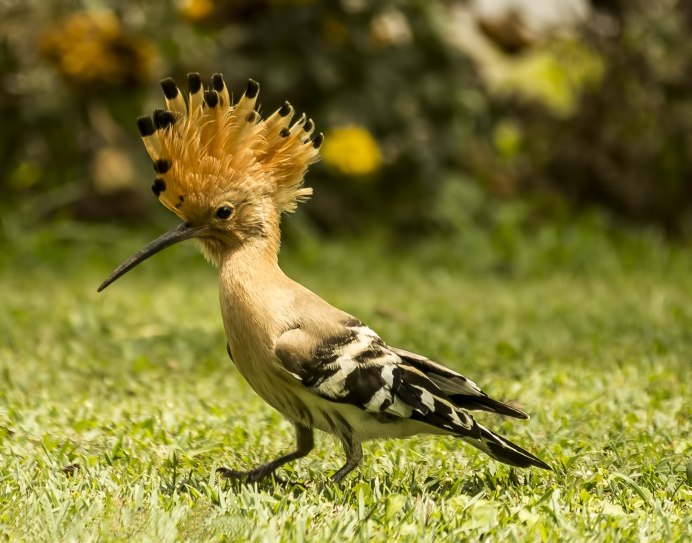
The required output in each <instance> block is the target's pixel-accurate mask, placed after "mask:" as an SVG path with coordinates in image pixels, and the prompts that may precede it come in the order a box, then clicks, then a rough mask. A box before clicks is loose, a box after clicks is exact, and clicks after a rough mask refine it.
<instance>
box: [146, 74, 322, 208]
mask: <svg viewBox="0 0 692 543" xmlns="http://www.w3.org/2000/svg"><path fill="white" fill-rule="evenodd" d="M187 77H188V84H189V88H190V93H189V95H188V97H187V100H186V99H185V97H183V94H182V93H181V92H180V90H179V89H178V87H177V86H176V84H175V82H174V81H173V80H172V79H170V78H168V79H164V80H163V81H161V87H162V88H163V93H164V95H165V98H166V108H167V109H166V110H162V109H157V110H155V111H154V114H153V117H140V118H139V119H138V120H137V125H138V127H139V131H140V133H141V135H142V140H143V141H144V145H145V147H146V149H147V152H148V153H149V156H150V157H151V159H152V160H153V161H154V169H155V170H156V173H157V175H158V177H157V178H156V180H155V181H154V185H153V187H152V189H153V191H154V194H156V196H157V197H158V198H159V201H160V202H161V203H162V204H163V205H165V206H166V207H167V208H168V209H170V210H171V211H173V212H174V213H176V214H177V215H178V216H180V217H181V218H183V219H185V216H184V208H185V201H186V199H189V198H192V199H199V198H204V197H207V196H213V195H219V194H223V193H225V192H228V191H231V190H233V191H242V192H248V193H255V192H259V193H262V194H268V195H270V196H271V198H272V200H273V202H274V204H275V205H276V208H277V210H278V211H280V212H281V211H286V212H291V211H294V210H295V208H296V205H297V204H298V202H300V201H301V200H302V199H305V198H307V197H309V196H310V194H311V193H312V189H310V188H304V187H303V186H302V185H303V177H304V176H305V172H306V170H307V168H308V165H310V164H311V163H313V162H315V161H317V160H318V158H319V148H320V145H321V144H322V141H323V140H324V137H323V136H322V134H318V135H317V136H315V137H314V138H313V137H312V133H313V130H314V124H313V122H312V120H310V119H307V118H306V117H305V115H302V116H301V117H300V119H298V120H297V121H296V122H294V123H293V124H291V119H292V118H293V115H294V110H293V107H292V106H291V105H290V104H289V103H288V102H286V103H284V105H283V106H281V107H280V108H279V109H278V110H277V111H275V112H274V113H273V114H272V115H270V116H269V117H268V118H267V119H262V117H261V116H260V114H259V113H258V112H257V111H256V110H255V106H256V103H257V95H258V93H259V84H258V83H257V82H256V81H253V80H250V81H249V83H248V86H247V90H246V91H245V93H244V94H243V96H242V97H241V98H240V100H239V101H238V102H237V103H236V104H232V103H231V98H230V95H229V92H228V89H227V87H226V84H225V82H224V80H223V76H222V75H221V74H215V75H214V76H213V77H212V85H211V88H207V89H204V88H203V87H202V82H201V79H200V76H199V74H197V73H191V74H188V76H187Z"/></svg>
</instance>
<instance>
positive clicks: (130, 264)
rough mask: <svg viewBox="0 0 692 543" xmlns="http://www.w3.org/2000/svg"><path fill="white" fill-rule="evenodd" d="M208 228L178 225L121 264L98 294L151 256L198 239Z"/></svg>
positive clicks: (184, 224) (98, 290) (204, 226)
mask: <svg viewBox="0 0 692 543" xmlns="http://www.w3.org/2000/svg"><path fill="white" fill-rule="evenodd" d="M207 228H208V227H207V226H206V225H202V226H191V225H189V224H187V223H183V224H180V225H178V226H177V227H176V228H174V229H173V230H170V231H168V232H166V233H165V234H163V235H162V236H159V237H158V238H156V239H155V240H154V241H152V242H151V243H148V244H147V245H145V246H144V247H142V248H141V249H140V250H139V251H137V252H136V253H135V254H133V255H132V256H131V257H130V258H128V259H127V260H126V261H125V262H123V263H122V264H120V266H118V267H117V268H116V269H115V271H114V272H113V273H111V274H110V277H108V279H106V280H105V281H104V282H103V283H101V286H100V287H99V288H98V289H97V292H101V291H102V290H103V289H105V288H106V287H107V286H108V285H110V284H111V283H113V282H115V281H116V280H117V279H119V278H120V277H122V276H123V275H125V274H126V273H127V272H129V271H130V270H131V269H132V268H134V267H135V266H137V265H138V264H141V263H142V262H144V261H145V260H146V259H147V258H149V257H150V256H154V255H155V254H156V253H158V252H160V251H163V250H164V249H165V248H166V247H170V246H171V245H175V244H176V243H180V242H181V241H185V240H186V239H190V238H195V237H198V236H199V235H200V234H201V233H202V232H204V231H205V230H206V229H207Z"/></svg>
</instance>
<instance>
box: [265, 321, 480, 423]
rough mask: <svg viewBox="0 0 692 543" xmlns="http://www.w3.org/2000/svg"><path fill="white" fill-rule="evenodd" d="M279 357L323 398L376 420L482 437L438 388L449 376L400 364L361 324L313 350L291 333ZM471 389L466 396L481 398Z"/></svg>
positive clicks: (280, 346) (456, 376) (416, 365)
mask: <svg viewBox="0 0 692 543" xmlns="http://www.w3.org/2000/svg"><path fill="white" fill-rule="evenodd" d="M301 342H302V343H303V345H299V343H301ZM306 344H310V348H307V349H306V348H305V345H306ZM275 353H276V355H277V358H278V359H279V361H280V363H281V364H282V365H283V367H284V369H285V370H286V371H288V372H289V373H290V374H291V375H292V376H293V377H294V378H295V379H296V380H297V381H299V382H300V383H301V384H302V385H303V386H304V387H305V388H307V389H308V390H309V391H310V392H312V393H313V394H315V395H317V396H319V397H321V398H324V399H327V400H329V401H332V402H337V403H345V404H350V405H354V406H357V407H359V408H361V409H363V410H365V411H368V412H371V413H374V414H381V415H384V416H394V417H401V418H410V419H414V420H419V421H421V422H425V423H427V424H431V425H433V426H436V427H438V428H442V429H445V430H448V431H450V432H454V433H458V434H461V435H468V436H473V437H477V435H479V434H480V430H479V429H478V426H477V425H476V423H475V422H474V420H473V418H472V417H471V416H469V415H468V414H467V413H465V412H464V411H463V410H462V409H461V408H460V407H459V406H457V405H455V404H454V402H453V401H452V400H451V399H450V398H449V397H448V395H447V394H446V393H445V392H444V390H443V388H441V387H440V384H441V385H443V386H446V385H445V383H446V381H445V379H451V378H452V377H451V376H445V374H440V375H439V376H438V375H437V374H435V376H434V377H433V378H430V377H429V376H428V375H426V373H425V371H422V370H421V364H420V363H410V362H409V361H408V360H407V359H405V358H402V356H400V355H399V354H398V353H397V352H395V351H394V350H392V349H391V348H389V347H388V346H387V345H386V344H385V343H384V342H383V341H382V340H381V339H380V337H379V336H378V335H377V334H376V333H375V332H374V331H372V330H371V329H370V328H368V327H367V326H364V325H363V324H362V323H360V322H358V321H353V322H349V323H347V324H346V325H345V326H344V327H343V329H342V331H341V332H340V333H338V334H335V335H333V336H329V337H326V338H321V339H320V340H318V341H317V342H315V343H314V344H312V343H311V342H310V341H309V340H308V339H306V338H305V337H304V336H302V335H301V332H300V331H299V330H291V331H289V332H287V333H286V334H284V336H282V338H281V339H280V340H279V342H278V344H277V347H276V350H275ZM426 360H427V359H426ZM414 362H415V361H414ZM453 377H454V379H456V381H451V382H453V383H455V386H457V387H462V385H461V384H459V383H462V382H463V380H464V379H465V378H464V377H463V376H461V375H459V374H456V373H454V374H453ZM460 380H461V381H460ZM436 381H437V382H436ZM438 383H439V384H438ZM468 383H470V384H469V385H468V390H465V392H467V393H468V394H471V393H472V391H476V390H477V391H478V393H479V394H483V393H482V392H481V391H480V389H478V387H477V386H476V385H475V384H473V383H472V382H471V381H469V382H468ZM450 386H451V385H450ZM448 388H449V387H448Z"/></svg>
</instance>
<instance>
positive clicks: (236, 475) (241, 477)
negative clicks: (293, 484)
mask: <svg viewBox="0 0 692 543" xmlns="http://www.w3.org/2000/svg"><path fill="white" fill-rule="evenodd" d="M273 472H274V470H272V469H267V466H264V465H262V466H258V467H256V468H255V469H250V470H247V471H238V470H235V469H231V468H216V473H218V474H219V475H221V477H224V478H226V479H233V480H235V481H239V482H241V483H247V484H255V483H259V482H260V481H262V480H264V479H266V478H267V477H269V476H270V475H272V474H273ZM272 478H273V479H274V481H275V482H276V483H278V484H280V485H283V486H285V485H287V484H288V483H287V482H286V481H285V480H284V479H282V478H281V477H279V476H278V475H273V477H272Z"/></svg>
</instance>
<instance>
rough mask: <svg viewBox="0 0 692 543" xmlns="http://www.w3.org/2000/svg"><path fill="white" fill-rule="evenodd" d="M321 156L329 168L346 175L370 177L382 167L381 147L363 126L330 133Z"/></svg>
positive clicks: (326, 137) (327, 135)
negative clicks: (369, 175)
mask: <svg viewBox="0 0 692 543" xmlns="http://www.w3.org/2000/svg"><path fill="white" fill-rule="evenodd" d="M321 154H322V160H324V162H325V164H327V166H329V167H330V168H333V169H334V170H336V171H338V172H339V173H342V174H344V175H351V176H363V175H368V174H371V173H373V172H375V171H376V170H377V169H378V168H379V167H380V166H381V165H382V152H381V151H380V147H379V146H378V145H377V142H376V141H375V138H373V137H372V134H370V132H368V130H367V129H366V128H364V127H362V126H356V125H350V126H342V127H340V128H335V129H333V130H331V131H329V132H328V133H327V134H326V136H325V139H324V145H323V146H322V151H321Z"/></svg>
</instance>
